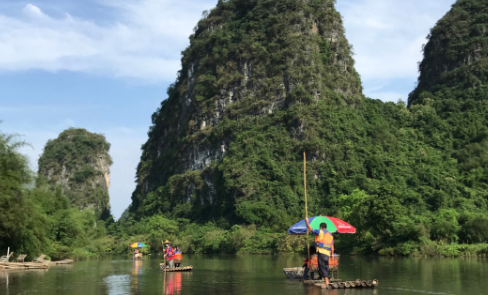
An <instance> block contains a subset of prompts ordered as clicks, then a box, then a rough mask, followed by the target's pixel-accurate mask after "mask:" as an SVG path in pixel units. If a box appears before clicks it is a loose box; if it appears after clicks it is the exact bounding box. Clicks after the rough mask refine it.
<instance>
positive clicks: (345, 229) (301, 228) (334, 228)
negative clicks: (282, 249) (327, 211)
mask: <svg viewBox="0 0 488 295" xmlns="http://www.w3.org/2000/svg"><path fill="white" fill-rule="evenodd" d="M308 222H310V226H311V227H312V229H320V224H321V223H323V222H325V223H326V224H327V230H328V231H329V232H331V233H341V234H355V233H356V228H354V227H353V226H352V225H350V224H349V223H347V222H345V221H342V220H340V219H337V218H335V217H328V216H315V217H310V218H309V219H308ZM288 233H289V234H290V235H305V234H306V233H307V224H306V223H305V219H303V220H301V221H300V222H298V223H297V224H295V225H294V226H292V227H290V228H289V229H288Z"/></svg>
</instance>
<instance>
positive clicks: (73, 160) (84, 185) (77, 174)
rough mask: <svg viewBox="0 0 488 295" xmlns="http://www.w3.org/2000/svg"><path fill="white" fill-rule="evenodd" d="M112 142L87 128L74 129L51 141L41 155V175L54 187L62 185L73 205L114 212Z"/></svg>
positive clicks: (101, 213) (103, 211)
mask: <svg viewBox="0 0 488 295" xmlns="http://www.w3.org/2000/svg"><path fill="white" fill-rule="evenodd" d="M109 149H110V144H109V143H107V141H106V140H105V137H104V136H103V135H100V134H94V133H90V132H88V131H86V130H85V129H75V128H70V129H68V130H65V131H63V132H62V133H61V134H60V135H59V137H58V138H56V139H54V140H49V141H48V142H47V144H46V146H45V147H44V152H43V154H42V156H41V157H40V158H39V175H42V176H44V177H45V178H46V179H47V182H48V184H49V185H51V186H52V187H53V188H55V187H56V186H60V187H61V189H62V190H63V192H64V194H66V196H68V198H69V199H70V201H71V204H72V205H73V206H75V207H77V208H79V209H81V210H83V209H88V208H92V207H94V208H95V210H96V211H97V212H98V214H99V215H104V214H107V212H109V211H110V199H109V193H108V189H109V187H110V166H111V165H112V158H111V157H110V155H109V153H108V152H109Z"/></svg>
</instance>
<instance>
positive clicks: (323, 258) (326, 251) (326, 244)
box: [305, 219, 334, 285]
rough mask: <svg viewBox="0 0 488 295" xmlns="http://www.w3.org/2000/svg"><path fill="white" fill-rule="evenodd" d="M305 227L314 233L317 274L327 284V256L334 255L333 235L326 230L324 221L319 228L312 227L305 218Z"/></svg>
mask: <svg viewBox="0 0 488 295" xmlns="http://www.w3.org/2000/svg"><path fill="white" fill-rule="evenodd" d="M305 222H306V223H307V228H308V230H309V231H310V232H312V233H313V234H314V235H315V249H316V251H317V255H318V262H319V275H320V277H321V278H324V280H325V284H326V285H328V284H329V258H330V257H331V256H333V255H334V237H332V234H331V233H330V232H329V231H328V230H327V224H326V223H325V222H323V223H321V224H320V229H315V230H314V229H312V227H311V226H310V222H308V219H305Z"/></svg>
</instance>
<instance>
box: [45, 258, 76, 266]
mask: <svg viewBox="0 0 488 295" xmlns="http://www.w3.org/2000/svg"><path fill="white" fill-rule="evenodd" d="M72 263H73V260H72V259H64V260H59V261H51V262H49V264H52V265H59V264H72Z"/></svg>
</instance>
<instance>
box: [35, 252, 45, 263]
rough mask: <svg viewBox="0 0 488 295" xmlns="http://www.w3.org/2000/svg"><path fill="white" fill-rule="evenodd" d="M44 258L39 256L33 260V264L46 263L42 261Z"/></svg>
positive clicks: (42, 255)
mask: <svg viewBox="0 0 488 295" xmlns="http://www.w3.org/2000/svg"><path fill="white" fill-rule="evenodd" d="M44 257H46V255H44V254H41V256H39V257H36V258H34V260H33V262H37V263H43V262H46V260H44Z"/></svg>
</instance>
